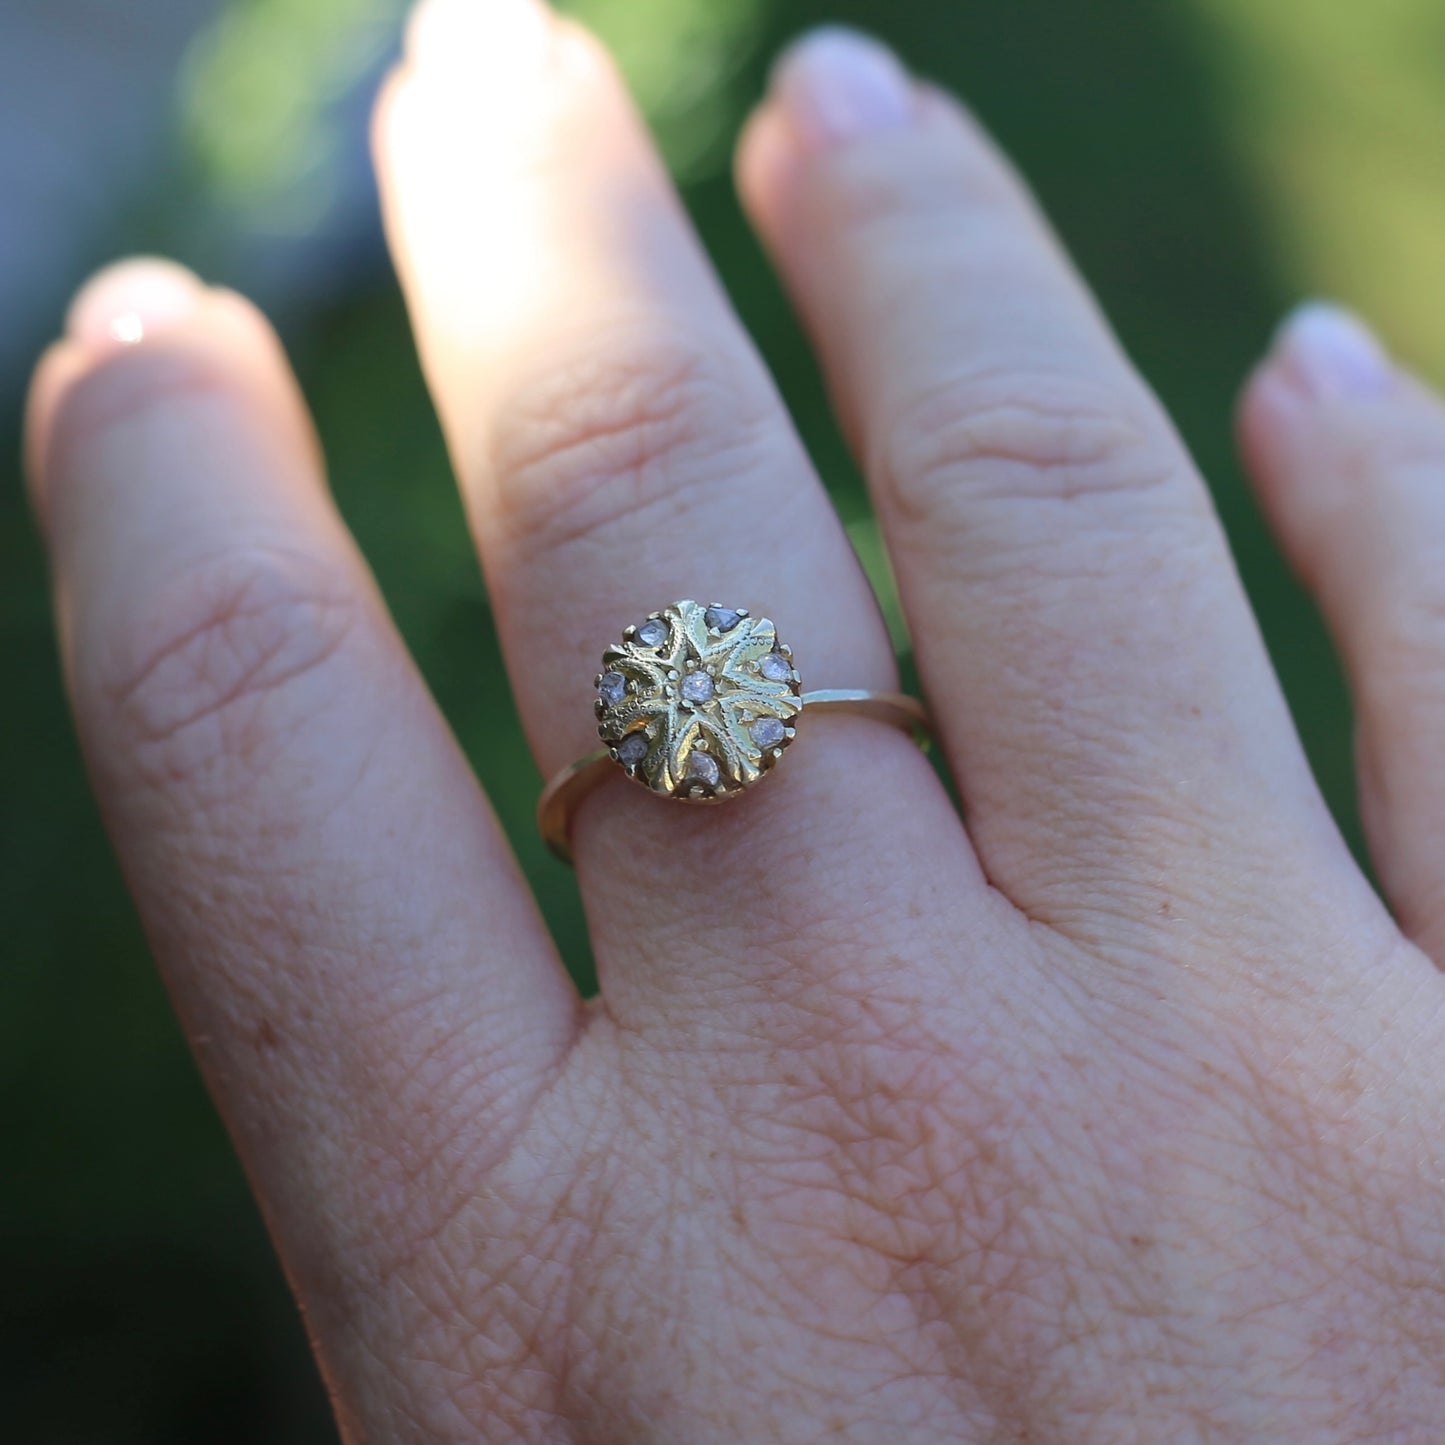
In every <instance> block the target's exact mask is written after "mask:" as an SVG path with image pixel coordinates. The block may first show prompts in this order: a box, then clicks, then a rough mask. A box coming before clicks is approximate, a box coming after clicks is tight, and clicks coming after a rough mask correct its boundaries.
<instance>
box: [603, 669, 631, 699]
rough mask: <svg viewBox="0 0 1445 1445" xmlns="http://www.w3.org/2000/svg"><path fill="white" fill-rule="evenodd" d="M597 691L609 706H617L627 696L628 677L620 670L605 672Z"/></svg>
mask: <svg viewBox="0 0 1445 1445" xmlns="http://www.w3.org/2000/svg"><path fill="white" fill-rule="evenodd" d="M597 691H598V692H599V693H600V694H601V695H602V701H603V702H605V703H606V704H607V706H608V707H616V706H617V704H618V703H620V702H621V701H622V699H623V698H624V697H626V696H627V679H626V678H625V677H623V675H622V674H621V673H620V672H604V673H603V674H602V680H601V681H600V682H599V683H598V684H597Z"/></svg>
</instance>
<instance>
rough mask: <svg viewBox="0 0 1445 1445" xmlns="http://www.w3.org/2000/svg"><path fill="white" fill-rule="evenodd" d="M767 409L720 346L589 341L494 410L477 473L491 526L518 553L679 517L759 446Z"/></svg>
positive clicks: (761, 393)
mask: <svg viewBox="0 0 1445 1445" xmlns="http://www.w3.org/2000/svg"><path fill="white" fill-rule="evenodd" d="M775 424H776V412H775V402H774V399H773V397H772V394H771V392H770V391H769V390H768V388H767V387H766V386H765V385H764V384H762V383H761V382H760V380H759V379H758V378H757V377H756V376H754V375H753V374H752V368H751V367H750V366H749V365H748V364H747V362H746V361H745V360H744V359H742V358H739V357H737V356H736V355H735V354H734V353H730V352H728V351H727V349H726V348H717V349H708V348H707V347H705V346H703V345H700V344H695V343H693V342H690V341H679V340H677V339H674V338H663V339H659V338H657V337H644V338H638V337H636V336H624V337H621V338H616V337H614V338H612V339H611V340H610V341H609V340H606V339H603V340H602V341H601V343H600V344H599V343H598V342H596V341H593V342H589V344H588V345H586V346H585V347H583V348H581V349H579V350H578V351H576V352H575V353H574V354H573V355H572V356H570V357H567V358H564V359H562V360H561V361H560V362H554V364H552V365H551V366H550V367H549V368H548V370H547V372H546V373H545V374H544V375H543V376H542V377H541V378H533V379H530V380H528V381H527V382H526V383H524V384H523V385H521V386H520V387H519V388H518V389H517V391H516V392H515V394H514V395H513V397H512V398H511V400H510V403H509V404H508V405H505V406H504V407H503V408H501V410H500V412H499V415H498V420H497V423H496V425H495V427H494V429H493V435H492V439H491V447H490V454H489V457H488V459H487V460H488V471H489V474H490V477H491V480H492V483H493V487H494V505H495V509H496V514H497V519H498V521H499V523H500V525H501V526H502V527H503V528H504V529H505V531H506V533H507V535H508V537H509V539H510V540H511V541H512V542H514V543H515V544H517V545H519V546H520V547H521V548H522V549H523V550H525V551H530V552H546V551H554V550H556V549H558V548H560V547H564V546H566V545H567V544H569V543H571V542H574V541H576V540H577V539H579V538H582V537H597V536H603V535H606V534H607V533H610V532H612V531H613V530H614V529H616V528H618V527H628V528H630V529H640V528H653V527H655V526H656V525H657V524H658V523H673V522H677V521H680V520H685V519H686V518H687V516H688V514H689V513H690V512H692V511H693V510H694V509H695V508H697V507H699V506H702V505H705V503H706V500H707V499H708V498H709V496H710V495H711V494H712V493H713V492H714V491H715V488H716V487H717V486H718V485H719V484H720V483H722V482H723V481H724V480H725V479H726V478H727V477H728V476H729V475H731V474H735V473H736V472H738V471H740V470H742V469H744V468H746V467H748V466H749V465H751V464H754V463H756V462H757V461H758V460H759V458H760V457H761V455H762V454H763V453H764V452H765V451H766V449H767V447H768V446H769V444H770V437H771V436H772V435H773V434H774V431H775Z"/></svg>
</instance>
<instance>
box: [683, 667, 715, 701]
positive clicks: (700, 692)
mask: <svg viewBox="0 0 1445 1445" xmlns="http://www.w3.org/2000/svg"><path fill="white" fill-rule="evenodd" d="M679 691H680V692H681V693H682V697H683V701H684V702H691V703H703V702H710V701H711V700H712V696H713V694H714V693H715V692H716V691H717V689H716V688H715V687H714V686H713V681H712V678H711V677H709V676H708V674H707V673H705V672H703V671H701V670H699V671H697V672H690V673H688V675H687V676H686V677H685V678H683V680H682V687H681V688H680V689H679Z"/></svg>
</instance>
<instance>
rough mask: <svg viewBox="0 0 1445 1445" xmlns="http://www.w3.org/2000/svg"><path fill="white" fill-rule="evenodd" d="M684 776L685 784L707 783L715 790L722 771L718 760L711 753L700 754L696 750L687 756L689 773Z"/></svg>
mask: <svg viewBox="0 0 1445 1445" xmlns="http://www.w3.org/2000/svg"><path fill="white" fill-rule="evenodd" d="M682 776H683V781H684V782H689V783H706V784H707V786H708V787H709V788H715V787H717V785H718V779H719V778H721V777H722V769H720V768H719V767H718V765H717V759H716V758H715V757H713V755H712V754H711V753H704V752H699V751H698V750H697V749H696V748H694V749H693V750H692V752H690V753H689V754H688V755H687V771H686V772H684V773H683V775H682Z"/></svg>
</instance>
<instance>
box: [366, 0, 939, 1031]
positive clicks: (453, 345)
mask: <svg viewBox="0 0 1445 1445" xmlns="http://www.w3.org/2000/svg"><path fill="white" fill-rule="evenodd" d="M376 135H377V151H378V163H379V170H380V175H381V181H382V191H383V195H384V198H385V211H386V215H387V218H388V226H389V232H390V235H391V238H392V242H393V246H394V249H395V252H396V255H397V259H398V266H399V270H400V273H401V277H402V282H403V286H404V289H405V290H406V293H407V296H408V300H409V303H410V307H411V311H412V315H413V318H414V322H415V326H416V330H417V335H418V340H419V345H420V349H421V354H422V357H423V361H424V365H425V367H426V371H427V374H428V376H429V378H430V380H431V384H432V387H433V390H434V392H435V395H436V398H437V402H438V406H439V409H440V412H441V417H442V422H443V425H444V427H445V430H446V432H447V436H448V438H449V441H450V445H451V449H452V453H453V455H454V457H455V459H456V464H457V469H458V472H459V475H460V478H461V483H462V487H463V490H464V493H465V496H466V500H467V505H468V510H469V513H470V516H471V519H472V524H473V527H474V530H475V532H476V537H477V542H478V545H479V548H480V551H481V554H482V558H483V562H484V564H485V570H486V573H487V577H488V582H489V586H490V587H491V590H492V594H493V597H494V599H495V605H496V615H497V618H498V622H499V626H500V629H501V634H502V638H503V644H504V647H505V649H506V652H507V656H508V660H509V664H510V668H511V673H512V679H513V684H514V688H515V691H516V693H517V696H518V701H519V705H520V707H521V711H522V715H523V719H524V721H525V724H526V727H527V731H528V734H529V736H530V738H531V739H532V742H533V746H534V748H535V750H536V753H537V756H538V758H539V761H540V762H541V765H542V768H543V770H544V771H545V772H551V771H552V770H553V769H556V768H558V767H560V766H562V765H564V764H566V763H568V762H569V761H571V760H572V759H573V758H575V757H576V756H577V755H578V754H579V753H581V752H585V751H586V750H588V749H589V748H590V747H594V746H595V745H596V741H595V726H596V725H595V721H594V719H593V716H592V710H591V704H592V700H593V698H594V697H595V693H594V692H593V690H592V680H593V677H594V675H595V674H596V672H597V663H598V658H599V656H600V654H601V651H602V648H603V647H604V645H606V644H607V643H609V642H611V641H614V640H615V639H616V636H617V634H619V633H620V631H621V629H622V627H623V626H624V625H625V624H627V623H631V622H638V621H641V620H642V619H643V618H644V617H646V615H647V613H648V612H649V611H651V610H652V609H654V608H657V607H660V606H662V605H663V604H665V603H667V602H669V601H672V600H674V599H677V598H683V597H691V598H698V599H701V600H703V601H704V602H707V601H711V600H717V601H721V602H723V603H725V604H728V605H730V606H745V607H749V608H751V610H752V611H753V612H754V614H766V615H767V616H769V617H771V618H772V619H773V620H774V621H775V622H776V623H777V625H778V629H779V633H780V635H782V636H784V637H786V638H787V639H788V641H789V642H790V643H791V645H792V646H793V648H794V649H795V652H796V656H797V657H798V659H799V661H800V667H801V669H802V672H803V674H804V677H805V683H806V685H807V686H811V687H819V686H839V687H860V686H861V687H870V686H871V687H889V686H891V685H892V684H893V679H894V672H893V663H892V657H891V652H890V649H889V646H888V642H887V637H886V632H885V629H884V628H883V625H882V623H881V621H880V618H879V614H878V609H877V607H876V605H875V603H874V600H873V598H872V596H871V594H870V592H869V590H868V587H867V585H866V582H865V580H864V578H863V575H862V572H861V570H860V568H859V566H858V563H857V561H856V559H855V557H854V555H853V553H852V551H851V549H850V548H849V546H848V544H847V541H846V538H845V535H844V533H843V531H842V528H841V526H840V525H839V522H838V520H837V518H836V516H835V514H834V513H833V511H832V509H831V507H830V505H829V503H828V501H827V498H826V495H825V493H824V492H823V490H822V488H821V486H820V485H819V483H818V481H817V479H816V478H815V477H814V476H813V474H812V472H811V471H810V468H809V466H808V463H807V460H806V458H805V456H804V454H803V452H802V449H801V447H800V445H799V443H798V440H797V438H796V436H795V435H794V433H793V431H792V430H791V428H790V426H789V424H788V422H787V420H786V418H785V416H784V413H783V410H782V408H781V406H780V405H779V402H778V399H777V397H776V395H775V392H774V390H773V388H772V386H771V384H770V382H769V380H768V378H767V376H766V374H765V372H764V370H763V368H762V366H761V365H760V363H759V361H758V359H757V357H756V356H755V354H754V353H753V351H752V349H751V347H750V346H749V344H748V342H747V340H746V338H745V337H744V335H743V333H742V331H741V330H740V328H739V326H738V323H737V321H736V319H735V318H734V316H733V314H732V312H731V311H730V309H729V307H728V305H727V303H726V300H725V298H724V297H723V295H722V293H721V291H720V289H719V287H718V284H717V282H716V280H715V278H714V277H713V275H712V274H711V272H710V270H709V268H708V266H707V264H706V261H705V258H704V256H703V254H702V252H701V250H700V248H699V246H698V244H697V241H696V239H695V238H694V236H693V235H692V233H691V232H690V230H689V228H688V226H687V225H686V222H685V220H684V217H683V214H682V211H681V208H680V205H679V203H678V200H677V197H676V196H675V195H674V193H673V192H672V190H671V188H670V186H669V184H668V182H667V179H666V176H665V174H664V172H663V170H662V167H661V165H660V163H659V161H658V159H657V157H656V155H655V154H654V153H653V150H652V148H651V146H650V144H649V142H648V139H647V137H646V133H645V130H644V128H643V126H642V124H641V122H640V121H639V119H638V117H637V116H636V115H635V114H634V112H633V109H632V107H631V105H630V103H629V101H628V99H627V97H626V94H625V92H624V91H623V88H622V86H621V84H620V82H619V80H618V78H617V76H616V74H615V72H614V70H613V68H612V66H611V65H610V63H609V62H608V61H607V59H606V58H605V57H604V56H603V55H602V54H601V52H600V51H599V49H598V47H597V45H596V43H595V42H594V41H592V40H591V39H590V37H587V36H586V35H584V34H582V33H581V32H579V31H577V30H575V29H574V28H572V27H569V26H567V25H564V24H561V23H559V22H557V21H555V20H554V19H553V18H551V17H550V16H549V15H548V14H547V13H546V12H545V11H544V10H543V9H542V8H541V7H540V6H536V5H533V4H530V3H524V0H508V3H502V4H496V5H492V6H489V7H477V6H472V5H468V4H464V3H449V0H434V3H430V4H427V5H424V6H423V7H422V8H421V9H420V11H419V12H418V14H417V16H416V18H415V20H414V22H413V26H412V30H411V40H410V45H409V61H408V64H407V66H406V67H405V69H404V70H403V71H402V73H401V74H400V75H399V76H398V77H397V78H396V79H395V80H394V82H393V83H392V85H391V86H390V87H389V89H388V92H387V94H386V96H385V99H384V101H383V104H382V107H381V110H380V113H379V116H378V120H377V126H376ZM805 726H806V728H807V736H806V738H805V741H806V743H807V746H806V747H799V748H798V749H795V750H794V751H793V752H792V753H790V755H789V757H788V760H787V764H786V766H785V768H781V769H780V770H779V773H780V776H779V777H778V779H777V780H776V781H770V782H769V784H768V786H767V788H766V789H760V790H759V792H758V795H757V796H756V797H752V798H749V799H748V800H747V801H746V802H738V803H731V804H729V805H727V807H725V808H721V809H705V810H698V809H689V808H681V807H677V806H675V805H672V804H665V803H660V802H659V801H658V800H656V799H655V798H651V797H648V796H646V795H645V794H643V793H642V790H641V789H637V788H629V787H627V786H626V785H624V784H622V783H621V781H620V780H619V781H618V782H617V783H616V784H613V785H611V786H609V788H608V789H607V790H606V791H605V792H604V793H601V794H598V795H595V796H594V797H593V798H592V799H591V800H590V801H589V803H588V804H585V805H584V807H583V810H582V813H581V815H580V817H579V819H578V821H577V827H576V830H575V844H576V848H575V851H576V857H577V862H578V867H579V872H580V875H581V881H582V884H583V887H584V890H585V892H586V895H587V899H588V905H589V916H590V917H591V919H592V923H593V930H594V942H595V944H596V946H597V952H598V957H599V967H600V969H601V973H602V977H603V986H604V992H607V993H608V995H609V998H610V1000H611V1001H612V1002H614V1004H615V1003H616V999H617V995H616V988H615V986H614V985H615V982H616V978H617V973H618V969H617V968H615V967H614V966H613V964H612V963H611V962H609V960H614V959H617V958H618V957H620V956H622V955H623V953H624V952H625V957H626V960H627V966H628V967H629V969H630V970H631V971H632V973H634V974H637V973H642V974H649V973H650V972H651V971H652V970H653V969H654V968H661V969H675V968H677V967H678V966H679V963H685V961H686V960H687V959H688V958H689V957H691V958H692V960H693V961H692V963H690V964H686V963H685V966H687V967H689V968H690V969H691V970H692V971H696V969H697V963H696V955H695V953H690V952H689V950H688V949H685V948H682V947H681V946H680V939H681V936H682V935H684V934H685V935H687V936H689V937H691V938H693V939H698V938H706V937H707V936H708V935H709V932H710V930H711V929H712V927H713V926H714V925H715V924H716V923H717V922H718V921H719V920H718V917H717V916H716V915H717V914H718V912H719V910H723V909H726V908H729V907H732V906H734V905H733V904H732V903H726V902H724V901H723V900H719V901H718V902H716V903H714V902H713V901H712V900H711V899H710V898H709V897H708V896H707V891H706V890H699V889H698V888H697V887H696V886H695V881H696V880H697V879H698V878H699V877H700V876H708V877H713V878H721V877H726V878H728V879H729V880H730V881H731V882H733V883H735V884H736V886H737V887H739V888H748V887H754V888H756V889H757V890H759V891H758V893H757V894H756V895H755V896H756V897H757V898H758V899H759V905H758V906H759V907H760V908H763V907H766V906H767V905H766V903H765V902H764V901H763V900H766V899H767V898H768V897H770V896H776V897H778V898H781V897H783V896H784V895H788V896H789V897H791V898H793V899H796V897H797V895H798V894H799V892H800V890H799V889H798V887H797V884H798V880H799V877H800V875H801V873H802V872H803V871H804V869H805V860H806V859H807V858H808V856H809V855H810V854H812V855H814V856H816V855H817V853H818V848H819V840H827V844H828V849H827V852H828V856H827V860H826V863H825V864H822V865H821V866H818V867H816V868H815V870H814V872H815V873H816V874H817V878H816V883H817V888H816V891H815V892H812V893H810V894H809V896H810V897H811V898H812V899H814V900H816V902H817V904H818V906H819V907H820V908H833V907H836V906H838V905H839V900H840V899H843V900H845V902H844V904H843V906H844V909H845V916H849V917H851V916H853V915H855V914H857V913H858V912H859V911H860V909H862V908H863V907H864V905H863V904H862V903H861V902H860V900H859V899H858V898H857V896H856V882H857V878H858V870H859V869H862V868H867V869H869V870H876V869H877V868H878V867H880V866H881V867H883V868H884V869H885V871H888V870H889V869H890V868H898V869H901V867H902V865H901V863H899V864H892V863H890V862H888V861H883V862H881V863H880V860H879V858H878V856H877V850H876V846H875V844H874V842H873V840H875V839H877V838H887V837H888V836H889V829H890V827H898V828H904V827H906V829H907V832H908V833H909V834H910V835H912V836H922V837H924V838H928V837H929V836H930V830H932V829H935V828H936V829H940V830H946V832H945V833H944V834H943V836H945V837H947V838H950V839H952V840H953V852H952V853H949V852H948V851H947V850H946V849H945V850H944V853H943V857H942V859H941V865H940V866H943V865H946V866H948V867H950V868H955V869H956V868H957V867H958V866H960V864H959V862H958V860H959V859H961V858H962V857H964V856H965V855H964V853H963V851H962V850H963V843H962V838H961V834H960V833H959V830H958V828H957V825H956V822H954V821H953V820H952V819H951V817H950V816H949V814H948V812H947V809H946V801H945V800H944V798H943V796H942V794H941V790H939V789H938V788H937V785H936V783H935V781H934V780H933V778H932V776H931V775H930V774H929V772H928V770H927V768H926V766H925V765H924V764H923V763H922V762H921V760H920V759H919V757H918V756H917V752H916V749H914V748H912V746H911V745H910V744H909V743H908V741H907V739H906V738H905V737H904V736H903V735H901V734H897V735H895V734H894V733H893V732H891V731H889V730H887V729H885V728H882V727H880V726H879V725H878V724H876V723H872V722H863V721H860V720H856V719H845V720H840V719H818V720H817V721H816V722H812V723H810V724H805ZM843 779H847V786H846V787H843V786H840V784H841V782H842V780H843ZM724 815H726V816H724ZM860 819H865V820H866V826H865V827H864V828H863V829H862V830H860V828H859V820H860ZM805 839H806V842H807V846H806V847H804V846H803V844H804V840H805ZM825 874H826V883H827V886H826V887H825V886H824V875H825ZM955 876H956V875H955ZM788 907H789V908H790V910H791V909H795V908H796V902H790V903H789V905H788ZM609 978H611V979H612V980H613V983H611V984H610V983H609Z"/></svg>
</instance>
